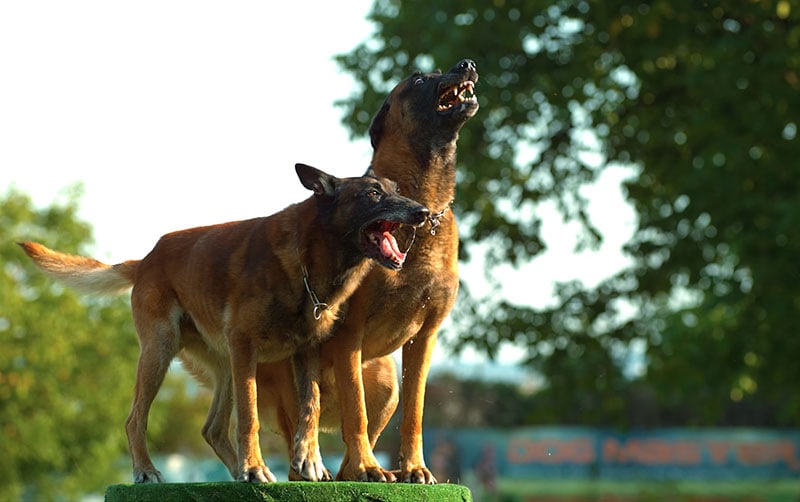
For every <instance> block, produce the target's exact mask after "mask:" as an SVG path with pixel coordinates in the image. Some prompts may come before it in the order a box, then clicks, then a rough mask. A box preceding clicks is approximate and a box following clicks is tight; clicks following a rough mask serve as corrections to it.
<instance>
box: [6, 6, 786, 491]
mask: <svg viewBox="0 0 800 502" xmlns="http://www.w3.org/2000/svg"><path fill="white" fill-rule="evenodd" d="M301 7H302V8H301ZM301 7H293V6H289V5H283V4H274V5H261V4H257V3H255V2H253V3H239V4H236V6H231V7H228V6H224V7H222V6H219V7H214V6H209V5H207V4H202V5H195V4H194V3H181V2H175V3H169V4H166V5H162V4H161V3H156V2H140V3H136V4H131V5H128V6H111V5H110V4H107V3H101V2H77V3H69V4H61V3H55V2H51V3H47V2H44V3H38V2H37V3H26V4H25V5H11V4H9V3H5V4H3V5H2V6H0V65H1V66H2V67H3V78H2V79H0V80H2V82H0V190H2V192H0V242H2V245H0V260H1V264H2V267H0V347H2V350H0V430H2V433H0V498H3V499H23V500H39V499H67V500H71V499H75V498H92V497H98V496H100V497H101V496H102V493H103V491H104V489H105V487H106V486H107V485H108V484H112V483H118V482H129V481H130V462H129V459H128V455H127V445H126V441H125V436H124V421H125V417H126V416H127V413H128V407H129V404H130V399H131V396H132V385H133V380H134V372H135V365H136V358H137V352H138V347H137V342H136V335H135V333H134V330H133V326H132V323H131V321H130V312H129V306H128V299H127V297H126V296H123V297H120V298H112V299H108V298H106V299H97V298H85V297H79V296H77V295H75V294H73V293H72V292H71V291H67V290H65V289H63V288H61V287H60V286H59V285H57V284H54V283H52V281H50V280H48V279H46V278H45V277H43V276H42V275H41V274H40V273H38V272H37V271H36V270H34V269H33V267H32V266H31V264H30V263H29V262H28V261H27V260H26V259H25V257H24V255H23V253H22V252H21V250H19V249H18V248H17V246H16V245H14V243H15V242H17V241H20V240H38V241H40V242H43V243H46V244H47V245H48V246H50V247H53V248H56V249H60V250H64V251H69V252H80V253H83V254H92V255H93V256H96V257H98V258H99V259H102V260H104V261H108V262H116V261H122V260H124V259H129V258H138V257H141V256H143V255H144V254H145V253H147V251H149V249H150V248H151V247H152V245H153V244H154V243H155V241H156V239H157V238H158V237H159V236H160V235H161V234H163V233H165V232H167V231H170V230H175V229H178V228H186V227H189V226H194V225H200V224H208V223H214V222H220V221H227V220H231V219H237V218H246V217H252V216H256V215H261V214H268V213H270V212H274V211H276V210H279V209H281V208H282V207H284V206H285V205H286V204H289V203H292V202H296V201H299V200H301V199H302V198H304V197H306V195H307V192H305V191H304V190H303V189H302V187H301V186H300V184H299V183H297V181H296V180H295V178H294V173H293V169H292V164H294V163H295V162H307V163H311V164H312V165H317V166H318V167H321V168H323V169H326V168H327V170H329V171H330V172H332V173H334V174H336V175H340V176H345V175H346V176H352V175H358V174H360V173H361V172H363V170H364V169H365V168H366V166H367V164H368V163H369V158H370V154H371V150H370V147H369V142H368V140H367V128H368V126H369V122H370V120H371V117H372V115H373V114H374V113H375V111H377V110H378V108H379V106H380V104H381V103H382V101H383V99H384V97H385V96H386V94H387V93H388V91H389V90H390V89H391V88H392V87H393V86H394V84H395V83H396V82H397V81H398V80H400V79H401V78H403V77H405V76H407V75H408V74H410V72H411V71H414V70H416V69H420V70H423V71H431V70H434V69H437V68H439V69H442V70H446V69H448V68H450V67H451V66H452V65H453V64H454V63H455V62H457V61H458V60H460V59H462V58H465V57H468V58H471V59H473V60H475V61H476V63H477V66H478V71H479V73H480V80H479V82H478V84H477V86H476V94H477V97H478V100H479V102H480V105H481V109H480V111H479V112H478V114H477V115H476V116H475V117H474V118H473V119H472V120H471V121H470V122H468V123H467V125H466V126H465V127H464V129H463V130H462V133H461V137H460V139H459V146H458V148H459V151H458V169H459V171H458V189H457V196H456V200H455V203H454V211H455V213H456V214H457V216H458V219H459V228H460V233H461V242H462V247H461V275H462V283H461V290H460V296H459V299H458V302H457V304H456V307H455V309H454V311H453V312H452V314H451V316H450V319H449V320H448V322H447V323H446V325H445V326H444V327H443V330H442V333H441V336H440V341H439V346H438V347H437V357H436V360H435V364H434V368H433V370H432V373H431V377H430V379H429V385H428V393H427V396H426V401H427V405H426V408H425V427H426V429H425V434H426V436H425V449H426V460H427V463H428V465H429V467H431V468H432V470H434V471H435V472H434V473H435V474H436V476H437V477H438V479H439V480H440V481H442V482H443V481H450V482H460V483H465V484H467V485H468V486H470V488H472V490H473V494H474V495H475V498H476V500H540V499H541V500H545V499H546V500H553V499H556V500H557V499H558V498H559V497H560V498H564V499H570V500H574V499H575V498H576V497H577V498H589V499H591V498H597V497H607V496H608V497H618V498H619V499H630V500H637V499H639V498H642V497H649V498H651V499H657V498H670V499H681V498H686V499H690V498H691V499H692V500H697V499H701V498H704V497H705V498H708V499H709V500H720V499H745V498H746V499H747V500H758V499H764V500H767V499H769V500H773V499H775V500H779V499H780V500H783V499H785V500H797V499H796V498H795V497H796V496H797V494H798V493H800V481H798V473H800V392H799V391H800V364H798V362H797V361H798V359H797V358H798V354H800V336H798V335H800V333H798V327H797V321H798V317H799V316H800V265H798V259H799V258H800V196H798V194H800V187H799V186H798V180H800V164H798V158H800V139H798V137H797V135H798V117H800V114H799V113H800V24H799V23H798V20H800V5H798V4H797V3H796V2H793V1H788V0H777V1H773V0H753V1H748V2H734V1H730V2H726V1H721V2H689V3H686V4H681V5H680V6H679V5H677V4H676V3H675V2H667V1H652V2H630V1H625V2H623V1H617V0H611V1H602V2H600V1H585V0H577V1H567V0H564V1H547V2H545V1H538V0H528V1H524V2H515V1H506V0H494V1H491V2H482V1H475V0H460V1H458V2H456V1H450V0H446V1H442V2H435V3H434V2H399V1H391V0H375V1H374V2H367V1H360V2H352V3H348V5H347V6H342V5H335V6H334V5H333V4H330V5H328V4H323V3H320V4H319V5H313V3H312V6H310V7H309V6H308V5H305V4H303V6H301ZM208 402H209V396H208V392H207V391H206V390H205V389H202V388H200V387H198V386H197V385H196V384H195V383H194V382H193V381H192V380H191V378H190V377H188V376H187V375H186V374H185V373H183V372H182V370H181V369H180V368H179V367H177V366H176V367H175V368H174V371H171V372H170V375H169V376H168V379H167V381H166V382H165V385H164V387H163V389H162V390H161V392H160V394H159V398H158V401H157V403H156V404H155V405H154V408H153V412H152V413H151V419H150V425H149V431H148V435H149V439H150V441H151V445H152V449H153V451H154V452H157V453H158V455H159V467H161V468H162V470H163V471H164V473H165V474H166V475H167V478H168V480H170V481H197V480H204V479H211V480H214V479H218V480H225V479H228V477H227V473H226V471H225V470H224V468H222V465H221V463H219V462H218V461H216V459H215V458H214V457H213V454H212V452H211V450H210V448H209V447H208V446H207V445H206V444H205V442H204V441H203V440H202V438H201V436H200V429H201V427H202V423H203V421H204V418H205V412H206V411H207V409H208ZM398 424H399V417H397V416H396V417H395V418H394V419H393V421H392V422H391V423H390V426H389V427H388V428H387V430H386V431H385V432H384V434H383V436H382V437H381V439H380V441H379V443H378V450H379V452H380V455H381V457H380V458H382V459H383V461H384V466H387V465H391V466H394V464H395V460H396V456H397V448H398V441H399V437H398V431H397V426H398ZM263 436H264V437H263V443H262V445H263V447H264V450H265V453H268V454H269V456H270V458H271V459H272V461H271V464H270V465H271V467H274V470H275V471H277V472H283V471H282V469H284V468H285V465H286V457H287V455H286V453H285V452H284V449H285V447H284V446H283V444H282V441H281V440H279V438H278V437H277V435H276V434H274V433H272V432H270V431H264V433H263ZM322 445H323V449H324V450H325V451H324V455H325V457H326V461H327V464H328V467H330V468H332V469H335V468H336V467H337V466H338V461H337V460H336V459H337V456H339V455H341V440H340V438H339V436H338V434H332V435H327V436H325V437H324V438H323V443H322ZM284 479H285V478H284Z"/></svg>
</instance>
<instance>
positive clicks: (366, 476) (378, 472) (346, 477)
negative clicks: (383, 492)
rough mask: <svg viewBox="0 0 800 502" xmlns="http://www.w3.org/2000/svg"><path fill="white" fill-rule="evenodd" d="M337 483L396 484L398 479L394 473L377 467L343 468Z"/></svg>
mask: <svg viewBox="0 0 800 502" xmlns="http://www.w3.org/2000/svg"><path fill="white" fill-rule="evenodd" d="M336 480H337V481H367V482H371V483H394V482H395V481H397V478H396V477H395V475H394V474H393V473H392V471H387V470H386V469H384V468H382V467H380V466H378V465H375V466H365V465H360V466H358V467H356V466H352V467H351V466H343V467H342V469H340V470H339V474H338V475H337V476H336Z"/></svg>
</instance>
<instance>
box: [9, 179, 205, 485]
mask: <svg viewBox="0 0 800 502" xmlns="http://www.w3.org/2000/svg"><path fill="white" fill-rule="evenodd" d="M79 193H80V192H79V190H72V191H71V192H70V193H68V194H67V200H66V202H65V203H63V204H56V205H53V206H51V207H48V208H44V209H37V208H35V207H34V206H33V204H32V202H31V200H30V199H29V198H28V197H26V196H25V195H23V194H21V193H19V192H16V191H13V190H12V191H10V192H9V193H7V194H6V195H5V196H4V197H3V198H0V243H2V244H1V245H0V306H1V307H0V339H1V340H2V347H3V350H2V351H0V431H2V433H0V451H2V452H3V454H2V455H0V499H3V500H7V499H17V498H19V497H20V496H22V495H23V494H24V495H25V496H28V497H32V498H35V499H39V498H41V499H50V498H54V497H56V496H59V497H67V498H74V497H75V496H77V495H78V494H82V493H86V492H95V493H101V492H102V491H103V490H104V489H105V487H106V486H107V485H108V484H109V483H113V482H120V481H124V480H127V479H129V478H130V467H129V465H130V464H129V462H128V461H127V460H126V458H127V456H128V448H127V441H126V438H125V428H124V424H125V418H126V417H127V414H128V411H129V409H130V402H131V397H132V392H133V383H134V375H135V371H136V360H137V356H138V345H137V339H136V334H135V331H134V329H133V323H132V321H131V316H130V306H129V300H128V298H127V296H126V295H123V296H121V297H116V298H82V297H78V296H76V295H75V294H74V293H72V292H71V291H69V290H67V289H65V288H64V287H62V286H60V285H59V284H57V283H55V282H53V281H52V280H51V279H50V278H47V277H45V276H44V274H42V273H41V271H39V270H38V269H37V268H36V267H35V266H34V265H33V263H32V262H31V261H30V260H29V259H28V258H27V257H26V256H25V254H24V253H23V252H22V250H21V249H20V248H19V247H18V246H17V245H16V242H19V241H22V240H37V241H40V242H42V243H45V244H47V245H48V246H49V247H52V248H55V249H59V250H63V251H66V252H70V253H81V254H86V245H87V243H88V242H89V240H90V235H91V229H90V227H89V226H88V225H87V224H85V223H83V222H81V221H79V220H78V219H77V216H76V214H77V209H78V205H77V200H78V196H79ZM186 380H187V376H186V375H185V374H183V375H181V374H180V373H178V374H176V375H172V374H171V375H170V377H169V378H167V380H166V382H165V384H164V388H163V389H162V392H161V394H160V395H159V400H158V402H156V404H155V405H154V413H153V416H154V417H153V420H151V422H150V425H151V427H150V434H149V435H150V437H151V439H152V441H153V444H154V445H155V446H156V451H159V450H161V451H164V452H168V453H175V452H193V451H194V448H205V449H204V452H206V453H207V452H208V451H209V450H207V448H208V447H207V446H205V443H204V442H203V441H202V439H201V437H200V428H201V426H202V423H203V420H204V419H205V414H206V411H207V409H208V398H207V395H206V394H205V393H203V392H195V393H193V394H191V395H187V385H186V384H187V382H186ZM198 396H199V397H198Z"/></svg>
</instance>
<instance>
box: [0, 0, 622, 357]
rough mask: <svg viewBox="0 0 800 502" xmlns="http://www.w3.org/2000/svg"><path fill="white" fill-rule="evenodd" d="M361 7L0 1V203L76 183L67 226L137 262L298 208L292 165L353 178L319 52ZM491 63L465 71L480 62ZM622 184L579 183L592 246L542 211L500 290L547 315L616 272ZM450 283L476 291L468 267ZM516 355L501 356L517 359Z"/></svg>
mask: <svg viewBox="0 0 800 502" xmlns="http://www.w3.org/2000/svg"><path fill="white" fill-rule="evenodd" d="M370 7H371V1H370V0H349V1H347V2H323V1H313V2H280V3H279V2H264V1H236V2H206V1H184V0H181V1H163V0H159V1H152V0H140V1H137V2H114V1H108V0H95V1H84V0H76V1H69V2H64V1H61V0H58V1H55V0H50V1H24V2H2V3H0V194H2V193H5V191H6V190H7V189H9V188H10V187H16V188H17V189H20V190H22V191H23V192H26V193H28V194H29V195H30V196H31V197H32V198H33V200H34V202H35V203H36V204H37V205H39V206H47V205H50V204H52V203H53V202H54V201H56V200H59V198H60V196H59V194H60V193H61V192H62V190H63V189H64V188H65V187H67V186H69V185H71V184H74V183H76V182H82V183H83V184H84V187H85V193H84V196H83V197H82V199H81V202H80V207H81V214H80V216H81V218H82V219H84V220H85V221H87V222H89V223H90V224H91V225H92V226H93V228H94V236H95V240H96V247H95V250H94V252H95V257H96V258H98V259H101V260H103V261H107V262H111V263H115V262H118V261H122V260H126V259H133V258H141V257H143V256H144V255H145V254H146V253H147V252H148V251H149V250H150V249H151V248H152V246H153V244H155V242H156V240H157V239H158V238H159V237H160V236H161V235H163V234H164V233H166V232H169V231H172V230H177V229H181V228H188V227H192V226H197V225H206V224H212V223H219V222H224V221H230V220H236V219H243V218H250V217H254V216H261V215H267V214H270V213H273V212H275V211H277V210H280V209H282V208H283V207H285V206H286V205H288V204H290V203H293V202H297V201H300V200H302V199H304V198H305V197H307V196H308V192H307V191H306V190H305V189H304V188H303V187H302V186H301V185H300V183H299V181H298V180H297V178H296V175H295V172H294V164H295V163H296V162H304V163H307V164H311V165H314V166H316V167H319V168H322V169H323V170H326V171H328V172H330V173H332V174H335V175H337V176H356V175H359V174H361V173H362V172H363V171H364V169H365V168H366V167H367V165H368V163H369V159H370V155H371V148H370V145H369V142H368V140H367V139H366V138H363V139H358V140H356V141H350V139H349V138H348V133H347V132H346V130H345V129H344V127H343V126H342V125H341V116H342V110H340V109H338V108H335V107H334V106H333V102H334V101H335V100H337V99H342V98H345V97H347V96H349V95H350V94H351V93H352V91H353V81H352V79H350V77H349V76H347V75H343V74H340V73H339V72H338V68H337V66H336V64H335V63H334V61H333V60H332V56H333V55H335V54H340V53H345V52H349V51H350V50H351V49H352V48H353V47H355V45H356V44H358V43H359V42H361V41H363V40H364V39H365V38H367V37H368V36H369V35H370V34H371V33H372V32H373V28H372V26H371V24H369V23H368V22H367V21H366V19H365V16H366V15H367V13H368V11H369V9H370ZM470 56H471V55H469V54H465V55H464V57H470ZM450 63H451V62H440V63H439V64H440V65H441V66H443V67H447V66H449V65H450ZM491 64H492V62H491V61H478V67H479V69H480V68H481V66H489V65H491ZM409 70H411V69H409ZM477 93H478V94H480V84H479V86H478V89H477ZM479 113H481V112H479ZM467 127H469V124H467ZM623 175H624V173H623V172H622V171H620V170H617V171H610V172H609V174H608V175H607V176H604V177H603V178H602V179H601V182H600V184H599V185H598V186H597V187H595V188H594V189H593V190H592V193H593V194H595V195H594V200H595V202H594V203H593V207H594V208H595V209H597V210H598V211H597V215H598V216H597V217H596V219H597V224H598V226H599V227H600V228H601V230H604V231H606V232H607V240H606V243H605V245H604V247H603V249H602V250H601V251H600V252H598V253H583V254H581V255H574V254H573V252H572V248H573V246H574V236H575V228H574V227H572V226H568V225H565V224H564V223H563V222H562V221H561V219H560V218H559V217H558V216H557V215H556V213H555V212H554V211H551V210H550V211H548V209H547V208H545V209H543V211H546V212H547V214H549V215H550V217H548V218H547V219H546V221H545V225H544V229H543V230H544V235H545V238H546V239H547V240H548V244H549V245H550V252H548V253H547V254H545V255H543V256H542V257H540V258H538V259H537V260H536V261H535V262H534V263H533V264H531V265H530V266H528V267H526V268H525V269H524V270H522V271H512V270H507V271H505V272H502V274H504V275H506V276H507V277H506V283H507V284H509V290H508V294H509V296H511V297H512V298H513V299H515V300H516V301H519V302H523V303H529V304H534V305H543V304H546V303H547V302H549V301H550V300H551V295H552V287H551V283H552V281H553V280H570V279H574V278H580V279H582V280H584V281H585V282H586V283H588V284H594V283H596V282H598V281H599V280H601V279H603V278H604V277H606V276H607V275H609V274H611V273H613V272H614V271H616V270H618V269H619V268H620V267H622V266H623V265H624V264H625V263H627V262H626V260H625V259H624V257H623V256H622V255H621V254H620V253H619V247H620V245H621V244H622V243H623V242H624V241H625V240H627V238H628V236H629V235H630V231H631V225H632V223H633V221H634V216H633V213H632V211H631V209H630V208H629V207H627V206H626V205H625V204H624V202H623V201H622V199H621V196H620V194H619V188H618V186H619V181H620V179H621V178H622V176H623ZM462 274H464V275H465V276H470V277H474V278H475V281H476V288H477V289H478V290H480V286H478V283H479V282H480V281H481V279H482V277H483V272H482V267H481V266H480V263H478V264H475V265H472V266H468V267H464V268H463V270H462ZM470 277H467V280H470ZM438 353H439V354H443V351H442V350H439V351H438ZM516 353H517V351H515V350H513V348H510V347H509V348H507V349H506V350H504V351H503V352H502V353H501V355H502V356H503V360H507V361H512V360H514V358H515V357H516ZM464 357H465V358H466V359H468V360H472V361H474V360H480V359H481V358H480V357H478V356H477V355H475V354H467V355H465V356H464Z"/></svg>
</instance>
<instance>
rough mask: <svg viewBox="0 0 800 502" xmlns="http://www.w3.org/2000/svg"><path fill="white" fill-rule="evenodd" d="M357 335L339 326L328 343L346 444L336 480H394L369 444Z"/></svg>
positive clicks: (359, 347) (359, 342) (345, 327)
mask: <svg viewBox="0 0 800 502" xmlns="http://www.w3.org/2000/svg"><path fill="white" fill-rule="evenodd" d="M352 311H353V309H352V306H351V312H352ZM362 324H363V323H362ZM358 334H359V330H349V329H347V326H342V327H341V328H340V329H339V330H338V331H337V333H336V335H335V336H334V338H333V339H332V340H331V341H330V342H328V343H329V344H330V349H329V350H330V352H331V353H332V354H333V369H334V373H335V376H336V389H337V392H338V395H339V403H340V406H341V410H342V439H343V440H344V443H345V455H344V458H343V459H342V465H341V467H340V468H339V473H338V474H337V475H336V479H337V480H339V481H379V482H390V483H391V482H394V481H395V476H394V474H392V472H391V471H388V470H386V469H383V468H382V467H381V466H380V465H379V464H378V460H377V459H376V458H375V455H374V454H373V452H372V447H371V445H370V438H369V433H368V425H369V424H368V422H367V411H366V410H367V407H366V401H365V397H364V380H363V376H362V374H361V339H360V338H359V336H358Z"/></svg>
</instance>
